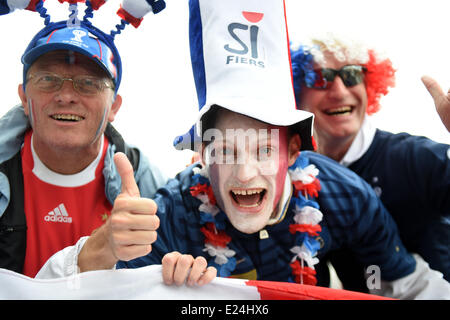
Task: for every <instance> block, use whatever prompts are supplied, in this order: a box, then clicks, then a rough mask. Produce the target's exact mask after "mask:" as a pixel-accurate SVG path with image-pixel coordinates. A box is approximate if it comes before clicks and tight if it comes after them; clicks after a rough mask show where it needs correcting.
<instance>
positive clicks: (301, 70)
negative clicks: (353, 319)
mask: <svg viewBox="0 0 450 320" xmlns="http://www.w3.org/2000/svg"><path fill="white" fill-rule="evenodd" d="M292 66H293V75H294V87H295V93H296V99H297V107H298V108H301V109H304V110H308V111H311V112H313V113H314V114H315V117H316V118H315V119H316V120H315V125H314V137H315V139H316V142H317V144H318V152H320V153H322V154H324V155H326V156H328V157H330V158H332V159H334V160H336V161H338V162H340V163H341V164H343V165H345V166H347V167H348V168H350V169H351V170H353V171H354V172H356V173H357V174H358V175H360V176H361V177H362V178H364V179H365V180H366V181H367V182H368V183H369V184H371V185H372V187H373V188H374V190H375V191H376V193H377V194H378V196H379V197H380V199H381V200H382V202H383V204H384V205H385V206H386V207H387V209H388V211H389V212H390V213H391V214H392V216H393V217H394V220H395V221H396V222H397V224H398V227H399V231H400V235H401V238H402V240H403V242H404V243H405V246H406V248H407V249H408V250H409V251H411V252H416V253H418V254H419V255H421V256H422V257H423V258H424V259H425V260H426V261H427V262H428V263H429V264H430V266H431V268H433V269H435V270H439V271H440V272H442V273H443V274H444V278H445V279H447V281H449V280H450V246H449V241H450V240H449V239H450V216H449V215H450V160H449V158H450V147H449V145H446V144H440V143H436V142H433V141H431V140H429V139H427V138H425V137H417V136H412V135H409V134H407V133H400V134H393V133H390V132H386V131H382V130H380V129H376V128H374V127H373V126H372V125H371V123H370V119H369V118H368V115H371V114H373V113H375V112H377V111H378V110H379V108H380V104H379V99H380V97H381V96H383V95H385V94H387V92H388V88H389V87H393V86H394V75H395V70H394V69H393V67H392V63H391V61H390V60H389V59H380V58H379V57H378V55H377V53H376V52H375V51H374V50H372V49H368V48H367V47H365V46H364V45H362V44H360V43H356V42H353V41H349V40H346V39H341V38H339V37H337V36H335V35H333V34H327V35H326V36H324V37H323V38H314V39H311V42H310V43H308V44H303V45H301V46H298V47H297V46H296V47H293V50H292ZM423 81H424V83H425V85H426V86H427V88H429V91H430V93H432V95H433V98H434V99H435V103H436V107H437V109H438V111H439V113H440V115H441V117H442V120H443V122H444V124H445V125H446V126H447V127H449V126H448V125H450V121H448V119H447V118H446V112H447V113H448V110H450V107H449V104H450V102H449V101H450V100H449V98H448V96H445V94H444V93H443V92H442V90H439V89H440V88H439V86H438V85H437V84H436V83H435V82H434V81H433V80H432V79H429V78H424V79H423ZM446 110H447V111H446ZM330 259H331V261H332V263H333V265H334V266H335V268H336V269H339V271H341V272H340V273H339V274H340V277H341V280H342V281H343V283H344V286H345V287H346V288H349V289H353V290H364V289H365V286H364V284H363V283H364V279H363V278H362V276H361V277H360V278H359V279H358V277H356V276H355V275H358V274H359V275H361V274H362V271H363V269H362V267H361V266H360V265H359V264H357V263H356V262H355V261H354V257H353V255H352V254H351V253H350V252H346V251H344V250H341V252H340V253H339V254H335V255H333V256H331V257H330Z"/></svg>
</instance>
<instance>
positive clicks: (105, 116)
mask: <svg viewBox="0 0 450 320" xmlns="http://www.w3.org/2000/svg"><path fill="white" fill-rule="evenodd" d="M108 110H109V108H108V107H106V108H105V111H104V112H103V117H102V121H100V124H99V126H98V128H97V131H96V132H95V136H94V139H93V140H92V143H95V142H96V141H97V139H98V138H99V137H100V135H101V134H102V129H103V126H104V125H105V122H106V118H107V115H108Z"/></svg>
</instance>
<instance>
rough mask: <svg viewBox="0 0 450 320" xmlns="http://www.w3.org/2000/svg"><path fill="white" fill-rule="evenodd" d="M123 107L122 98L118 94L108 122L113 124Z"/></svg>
mask: <svg viewBox="0 0 450 320" xmlns="http://www.w3.org/2000/svg"><path fill="white" fill-rule="evenodd" d="M121 106H122V96H121V95H120V94H117V95H116V97H115V99H114V102H113V104H112V105H111V110H110V111H109V116H108V121H109V122H113V121H114V119H115V117H116V114H117V112H119V109H120V107H121Z"/></svg>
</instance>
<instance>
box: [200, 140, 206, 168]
mask: <svg viewBox="0 0 450 320" xmlns="http://www.w3.org/2000/svg"><path fill="white" fill-rule="evenodd" d="M205 152H206V144H205V143H204V142H202V145H201V146H200V151H199V154H200V163H201V164H202V166H203V167H206V161H205Z"/></svg>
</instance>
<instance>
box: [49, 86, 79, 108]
mask: <svg viewBox="0 0 450 320" xmlns="http://www.w3.org/2000/svg"><path fill="white" fill-rule="evenodd" d="M55 99H56V101H57V102H58V103H61V104H71V103H76V102H78V99H79V96H78V93H77V92H76V91H75V88H74V87H73V81H70V80H65V81H64V82H63V84H62V85H61V88H60V89H59V90H58V91H57V92H56V94H55Z"/></svg>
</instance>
